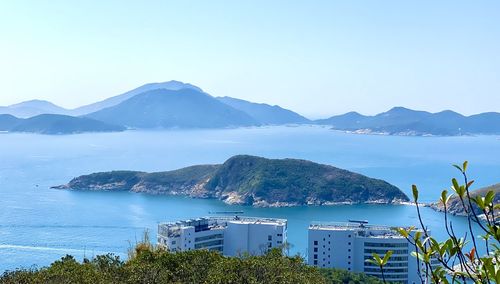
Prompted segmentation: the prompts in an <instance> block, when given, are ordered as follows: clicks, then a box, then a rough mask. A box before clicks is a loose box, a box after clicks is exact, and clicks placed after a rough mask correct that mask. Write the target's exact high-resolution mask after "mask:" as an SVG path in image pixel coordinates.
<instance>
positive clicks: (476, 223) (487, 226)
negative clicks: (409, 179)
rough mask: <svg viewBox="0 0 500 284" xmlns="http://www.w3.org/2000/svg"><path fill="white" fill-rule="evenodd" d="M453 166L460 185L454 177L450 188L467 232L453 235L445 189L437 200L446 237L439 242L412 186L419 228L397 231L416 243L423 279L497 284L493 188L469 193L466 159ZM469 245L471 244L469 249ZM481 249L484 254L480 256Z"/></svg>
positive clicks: (499, 257) (499, 256)
mask: <svg viewBox="0 0 500 284" xmlns="http://www.w3.org/2000/svg"><path fill="white" fill-rule="evenodd" d="M454 167H455V168H457V169H458V170H459V171H460V173H461V175H462V177H463V184H460V183H459V181H458V180H457V179H455V178H453V179H452V181H451V183H452V186H451V190H452V191H453V194H454V195H456V196H457V197H458V198H459V200H460V202H461V204H462V206H463V208H464V210H465V214H466V218H467V222H468V232H467V233H466V234H465V235H464V236H457V235H456V234H455V231H454V230H453V223H452V222H451V221H450V220H449V219H448V214H449V212H448V206H447V204H449V200H450V198H451V195H448V191H447V190H443V191H442V193H441V200H440V201H441V203H442V204H443V206H444V210H443V211H444V229H445V230H446V233H447V235H448V239H447V240H445V241H443V242H438V241H437V240H436V239H434V238H433V237H431V236H430V234H429V231H428V230H427V227H426V226H425V224H424V222H423V221H422V215H421V212H420V206H421V205H420V204H419V202H418V193H419V191H418V188H417V186H416V185H413V186H412V191H413V199H414V202H415V204H416V209H417V214H418V218H419V221H420V227H419V228H418V230H417V229H415V228H410V229H402V228H401V229H399V233H400V234H401V235H403V236H404V237H405V238H407V239H408V241H409V242H410V243H411V244H412V245H414V246H415V252H414V256H415V257H416V260H417V266H418V267H419V268H420V267H421V264H423V271H422V273H421V274H423V276H422V282H424V280H425V279H426V278H430V279H431V280H432V282H433V283H464V282H466V281H467V280H469V281H470V280H472V281H474V282H475V283H500V249H499V248H500V246H499V242H500V223H499V222H498V220H497V218H498V210H499V209H500V204H495V202H494V200H495V192H494V191H492V190H490V191H488V192H487V193H486V194H485V195H484V196H481V195H476V196H471V193H470V188H471V186H472V184H473V183H474V181H473V180H471V181H469V180H468V177H467V162H464V163H463V164H462V165H461V166H459V165H454ZM475 207H477V208H479V210H480V212H479V213H481V214H478V212H476V210H471V208H475ZM468 246H469V247H471V249H470V250H469V249H468ZM483 250H484V251H485V254H484V255H480V252H481V251H483ZM434 262H437V263H439V265H435V263H434ZM447 275H449V277H447Z"/></svg>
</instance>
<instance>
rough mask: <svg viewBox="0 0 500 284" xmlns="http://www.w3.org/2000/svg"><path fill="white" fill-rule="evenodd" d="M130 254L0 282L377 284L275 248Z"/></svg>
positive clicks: (64, 263) (141, 247) (149, 249)
mask: <svg viewBox="0 0 500 284" xmlns="http://www.w3.org/2000/svg"><path fill="white" fill-rule="evenodd" d="M146 237H147V236H146ZM129 255H130V258H129V260H127V261H121V260H120V258H119V257H117V256H114V255H112V254H107V255H100V256H97V257H95V258H93V259H92V260H88V259H84V260H83V262H81V263H80V262H78V261H76V260H75V259H74V258H73V257H72V256H69V255H67V256H65V257H63V258H62V259H61V260H58V261H55V262H54V263H52V264H51V265H50V266H49V267H46V268H41V269H18V270H15V271H7V272H5V273H4V274H3V276H1V277H0V283H3V284H11V283H89V284H91V283H92V284H93V283H207V284H210V283H320V284H321V283H325V284H326V283H380V282H377V280H376V279H373V278H371V277H367V276H365V275H361V274H354V273H350V272H347V271H340V270H331V269H324V270H321V271H320V270H319V269H318V268H315V267H311V266H307V265H306V264H305V263H304V261H303V259H302V258H300V257H299V256H295V257H287V256H284V255H283V254H282V252H281V250H278V249H275V250H271V251H269V252H268V253H267V254H266V255H263V256H250V255H245V256H242V257H224V256H222V255H221V254H219V253H217V252H212V251H207V250H194V251H187V252H178V253H170V252H168V251H165V250H162V249H159V248H155V247H153V246H152V245H151V244H150V243H149V242H147V241H145V242H141V243H139V244H137V246H135V247H134V248H133V250H132V251H131V252H129Z"/></svg>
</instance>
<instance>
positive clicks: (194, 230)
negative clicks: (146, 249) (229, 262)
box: [158, 216, 287, 256]
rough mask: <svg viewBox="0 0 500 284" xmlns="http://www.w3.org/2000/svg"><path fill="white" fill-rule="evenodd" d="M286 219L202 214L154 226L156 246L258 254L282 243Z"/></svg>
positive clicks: (284, 235) (179, 249)
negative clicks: (189, 218)
mask: <svg viewBox="0 0 500 284" xmlns="http://www.w3.org/2000/svg"><path fill="white" fill-rule="evenodd" d="M286 230H287V220H284V219H273V218H259V217H239V216H234V217H227V216H219V217H203V218H197V219H191V220H184V221H177V222H167V223H161V224H159V225H158V245H160V246H163V247H165V248H166V249H168V250H170V251H186V250H193V249H208V250H215V251H219V252H221V253H223V254H224V255H227V256H236V255H240V254H243V253H249V254H252V255H260V254H263V253H265V252H267V251H268V250H269V249H271V248H276V247H278V248H279V247H282V246H283V244H284V243H285V242H286Z"/></svg>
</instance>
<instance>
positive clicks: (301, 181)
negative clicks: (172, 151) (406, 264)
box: [56, 156, 408, 207]
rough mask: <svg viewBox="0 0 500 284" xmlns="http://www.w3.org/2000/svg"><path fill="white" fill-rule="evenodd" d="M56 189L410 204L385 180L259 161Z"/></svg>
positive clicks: (101, 178) (272, 201) (245, 200)
mask: <svg viewBox="0 0 500 284" xmlns="http://www.w3.org/2000/svg"><path fill="white" fill-rule="evenodd" d="M56 188H63V189H74V190H105V191H121V190H127V191H132V192H143V193H149V194H171V195H186V196H190V197H196V198H217V199H220V200H223V201H224V202H226V203H229V204H243V205H253V206H264V207H267V206H277V207H278V206H297V205H322V204H325V205H326V204H341V203H381V204H388V203H397V202H400V201H408V197H407V196H406V195H405V194H404V193H403V192H402V191H401V190H399V189H398V188H397V187H395V186H393V185H391V184H389V183H387V182H385V181H382V180H378V179H372V178H369V177H366V176H363V175H360V174H357V173H353V172H349V171H347V170H342V169H338V168H335V167H332V166H328V165H321V164H317V163H313V162H310V161H305V160H296V159H265V158H260V157H255V156H234V157H232V158H230V159H229V160H227V161H226V162H225V163H224V164H222V165H198V166H192V167H187V168H183V169H179V170H175V171H168V172H158V173H144V172H131V171H114V172H106V173H95V174H91V175H85V176H80V177H78V178H75V179H73V180H71V181H70V182H69V183H68V184H67V185H63V186H58V187H56Z"/></svg>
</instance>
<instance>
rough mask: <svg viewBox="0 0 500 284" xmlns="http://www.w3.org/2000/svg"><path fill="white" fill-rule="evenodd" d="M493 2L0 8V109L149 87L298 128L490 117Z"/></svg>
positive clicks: (495, 56) (75, 102)
mask: <svg viewBox="0 0 500 284" xmlns="http://www.w3.org/2000/svg"><path fill="white" fill-rule="evenodd" d="M499 15H500V1H496V0H492V1H486V0H485V1H482V0H480V1H461V0H453V1H444V0H443V1H435V0H432V1H399V0H398V1H385V0H380V1H370V0H366V1H358V0H349V1H340V0H338V1H335V0H327V1H314V0H311V1H298V0H297V1H294V0H287V1H278V0H276V1H275V0H263V1H262V0H252V1H249V0H248V1H247V0H241V1H217V0H213V1H205V0H199V1H196V0H187V1H184V0H182V1H181V0H179V1H167V0H164V1H147V0H144V1H126V0H119V1H112V0H107V1H90V0H89V1H72V0H64V1H58V0H33V1H25V0H4V1H0V88H1V89H0V105H8V104H13V103H17V102H20V101H24V100H30V99H44V100H49V101H51V102H53V103H56V104H58V105H61V106H63V107H66V108H74V107H77V106H81V105H85V104H89V103H92V102H95V101H99V100H102V99H105V98H107V97H110V96H114V95H118V94H120V93H123V92H126V91H128V90H130V89H133V88H135V87H138V86H140V85H143V84H145V83H150V82H163V81H168V80H179V81H183V82H189V83H192V84H194V85H197V86H199V87H201V88H202V89H203V90H205V91H206V92H207V93H209V94H211V95H213V96H231V97H236V98H241V99H246V100H250V101H254V102H264V103H269V104H279V105H280V106H283V107H286V108H289V109H292V110H294V111H297V112H299V113H301V114H303V115H306V116H308V117H310V118H320V117H327V116H330V115H335V114H340V113H345V112H348V111H352V110H355V111H358V112H361V113H363V114H375V113H379V112H383V111H386V110H388V109H389V108H391V107H393V106H405V107H409V108H413V109H420V110H427V111H432V112H436V111H440V110H444V109H452V110H455V111H458V112H461V113H464V114H474V113H479V112H486V111H500V16H499Z"/></svg>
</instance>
